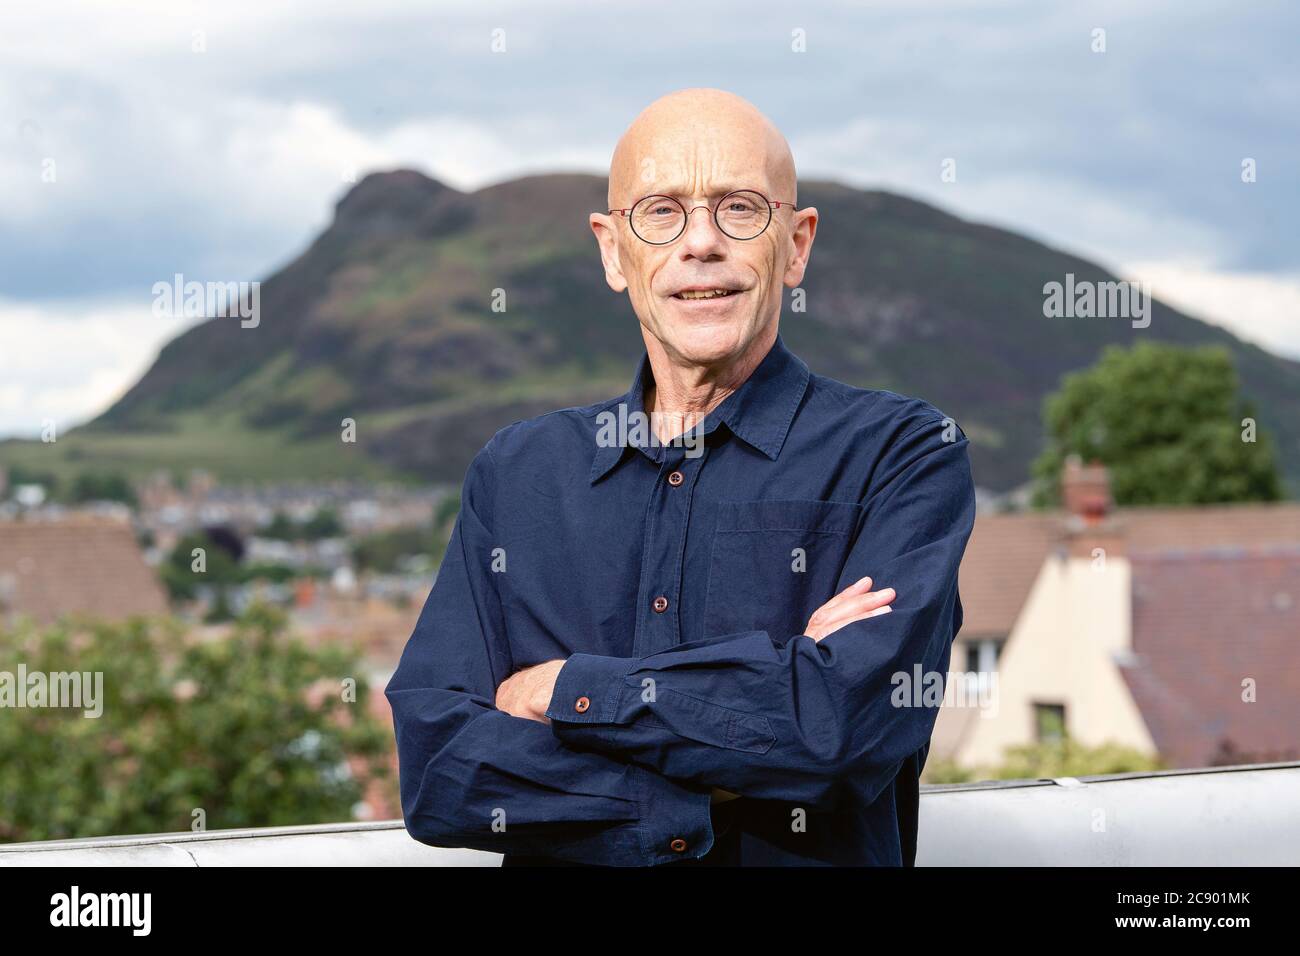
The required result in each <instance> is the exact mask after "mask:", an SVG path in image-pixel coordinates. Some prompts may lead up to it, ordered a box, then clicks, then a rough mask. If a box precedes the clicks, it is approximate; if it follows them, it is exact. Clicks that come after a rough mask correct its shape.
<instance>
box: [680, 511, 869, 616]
mask: <svg viewBox="0 0 1300 956" xmlns="http://www.w3.org/2000/svg"><path fill="white" fill-rule="evenodd" d="M861 517H862V506H861V505H858V504H856V503H854V502H848V501H814V500H804V499H767V500H763V501H724V502H722V503H721V504H720V506H719V512H718V523H717V526H716V528H715V530H714V532H713V544H712V550H711V553H710V556H709V583H708V591H707V598H706V599H705V611H704V636H705V637H716V636H718V635H721V634H732V633H735V632H737V631H751V630H761V631H767V632H768V634H769V636H771V637H773V638H775V639H778V640H785V639H786V638H788V637H791V636H792V635H795V634H802V633H803V630H804V627H805V626H806V625H807V623H808V618H809V617H811V616H812V613H813V611H815V610H817V608H819V607H821V606H822V605H823V604H825V603H826V602H827V601H828V600H830V599H831V598H832V597H834V596H835V585H836V583H837V582H838V580H839V576H840V571H841V570H842V569H843V567H844V562H845V561H846V560H847V559H848V555H849V549H850V548H851V546H852V544H853V541H854V540H855V539H856V537H857V533H858V524H859V521H860V519H861Z"/></svg>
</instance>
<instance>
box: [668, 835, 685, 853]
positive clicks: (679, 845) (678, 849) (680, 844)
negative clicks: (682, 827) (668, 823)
mask: <svg viewBox="0 0 1300 956" xmlns="http://www.w3.org/2000/svg"><path fill="white" fill-rule="evenodd" d="M668 846H669V847H670V848H671V849H672V851H673V852H674V853H685V852H686V841H685V840H683V839H682V838H681V837H678V838H677V839H676V840H674V841H673V842H672V843H670V844H668Z"/></svg>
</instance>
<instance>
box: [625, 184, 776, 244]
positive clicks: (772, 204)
mask: <svg viewBox="0 0 1300 956" xmlns="http://www.w3.org/2000/svg"><path fill="white" fill-rule="evenodd" d="M739 193H753V194H754V195H755V196H758V197H760V198H761V199H762V200H763V202H765V203H767V207H768V215H767V222H766V223H765V224H764V225H763V228H762V229H760V230H759V231H758V232H756V233H754V234H753V235H752V236H750V237H749V238H747V239H741V238H740V237H739V236H733V235H732V234H731V233H729V232H727V230H725V229H723V228H722V223H720V222H718V210H719V209H721V208H722V204H723V203H724V202H726V201H727V200H728V199H730V198H731V197H732V196H735V195H737V194H739ZM647 199H668V200H671V201H672V202H675V203H677V205H678V206H680V207H681V209H682V211H683V212H684V213H686V216H685V218H684V219H683V220H682V228H681V229H680V230H679V231H678V233H677V235H675V236H673V237H672V238H671V239H665V240H664V241H663V242H651V241H650V240H649V239H646V238H644V237H643V236H642V235H641V234H640V233H639V232H637V231H636V228H635V227H634V226H633V225H632V210H633V209H635V208H636V207H637V206H639V205H641V204H642V203H643V202H645V201H646V200H647ZM782 206H789V207H790V208H791V209H793V208H794V203H792V202H786V201H785V200H784V199H768V198H767V197H766V196H764V195H763V194H762V193H761V192H759V191H758V190H757V189H733V190H732V191H731V192H729V193H727V194H726V195H725V196H723V197H722V198H721V199H719V200H718V202H717V205H715V206H713V207H712V208H710V207H709V206H707V205H704V206H692V207H691V208H690V209H687V208H686V206H685V204H684V203H682V202H681V201H680V200H679V199H677V198H676V197H674V196H669V195H666V194H665V193H651V194H650V195H648V196H642V197H641V198H640V199H638V200H637V201H636V202H634V203H633V204H632V205H630V206H628V207H627V208H625V209H611V210H609V212H608V214H609V215H611V216H613V215H615V214H617V215H620V216H622V217H623V219H624V220H625V221H626V222H627V224H628V228H629V229H631V230H632V235H634V236H636V237H637V238H638V239H640V240H641V241H642V242H644V243H645V244H646V245H650V246H666V245H668V243H670V242H676V241H677V240H678V239H680V238H681V236H682V233H683V232H685V231H686V226H687V224H688V223H689V222H690V221H691V216H692V215H694V213H695V210H697V209H707V210H708V211H709V215H710V217H712V219H713V224H714V225H715V226H717V227H718V231H719V232H720V233H722V234H723V235H724V236H726V237H727V238H728V239H735V240H736V241H737V242H751V241H753V240H754V239H757V238H758V237H759V236H761V235H762V234H763V233H765V232H767V227H768V226H770V225H772V210H775V209H780V208H781V207H782Z"/></svg>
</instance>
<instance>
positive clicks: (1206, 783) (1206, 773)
mask: <svg viewBox="0 0 1300 956" xmlns="http://www.w3.org/2000/svg"><path fill="white" fill-rule="evenodd" d="M500 860H501V858H500V857H499V856H498V855H497V854H494V853H481V852H479V851H476V850H442V849H435V848H433V847H427V846H424V845H423V844H421V843H417V842H416V841H415V840H412V839H411V838H410V837H409V836H408V835H407V833H406V830H405V829H404V828H403V827H402V823H401V821H398V820H393V821H386V822H382V823H338V824H326V825H321V826H301V827H269V828H265V829H253V830H214V831H210V832H206V833H188V832H185V833H163V834H151V835H147V836H123V837H102V838H96V839H89V840H61V841H51V842H46V843H11V844H0V867H4V866H74V867H84V866H497V865H499V864H500ZM1296 864H1300V763H1288V764H1261V765H1255V766H1247V767H1224V768H1214V769H1209V770H1188V771H1163V772H1159V773H1149V774H1120V775H1116V776H1110V777H1085V778H1082V779H1081V780H1073V779H1066V780H1060V781H1050V780H1038V781H1035V780H1021V781H997V782H989V783H979V784H961V785H954V786H940V787H925V788H923V789H922V792H921V822H920V837H919V846H918V849H917V865H918V866H1016V865H1026V866H1286V865H1292V866H1294V865H1296Z"/></svg>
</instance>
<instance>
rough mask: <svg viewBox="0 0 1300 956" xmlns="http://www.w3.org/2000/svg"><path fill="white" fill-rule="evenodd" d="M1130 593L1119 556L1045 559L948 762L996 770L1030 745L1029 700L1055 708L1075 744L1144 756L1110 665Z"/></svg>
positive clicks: (1127, 698) (1128, 627) (1124, 628)
mask: <svg viewBox="0 0 1300 956" xmlns="http://www.w3.org/2000/svg"><path fill="white" fill-rule="evenodd" d="M1131 594H1132V575H1131V568H1130V565H1129V562H1128V560H1127V559H1126V558H1122V557H1108V558H1105V559H1104V560H1102V559H1095V558H1074V557H1064V556H1056V555H1053V556H1050V557H1048V558H1047V560H1046V561H1044V562H1043V566H1042V568H1041V569H1040V570H1039V573H1038V577H1037V579H1036V580H1035V582H1034V586H1033V588H1032V590H1031V591H1030V593H1029V599H1028V600H1027V601H1026V602H1025V607H1024V609H1023V610H1022V611H1021V613H1020V617H1019V618H1018V619H1017V621H1016V625H1015V629H1014V630H1013V631H1012V632H1011V634H1010V636H1009V637H1008V639H1007V642H1006V645H1005V647H1004V649H1003V652H1002V655H1001V659H1000V660H999V662H998V673H997V682H996V687H995V693H994V695H993V697H992V700H993V702H994V704H993V706H992V707H988V708H985V709H984V710H983V711H982V712H981V713H980V714H979V715H978V716H977V717H976V718H975V719H968V720H966V721H965V722H964V723H965V728H964V732H963V733H962V734H961V740H960V742H959V743H958V745H957V748H956V752H955V755H954V758H953V759H954V760H955V761H956V762H957V763H958V764H961V765H962V766H967V767H975V766H989V765H997V764H1000V763H1002V762H1003V759H1004V756H1003V755H1004V751H1005V750H1006V748H1007V747H1011V746H1015V745H1021V744H1031V743H1033V742H1034V741H1035V739H1036V732H1035V726H1034V707H1033V705H1034V704H1035V703H1049V704H1064V705H1065V721H1066V730H1067V733H1068V734H1069V735H1070V737H1071V738H1072V739H1073V740H1076V741H1078V742H1079V743H1082V744H1085V745H1087V746H1098V745H1100V744H1103V743H1107V742H1114V743H1119V744H1123V745H1125V746H1129V747H1133V748H1135V749H1137V750H1139V751H1141V752H1143V753H1149V754H1154V753H1155V745H1154V743H1153V741H1152V739H1151V735H1150V733H1149V732H1148V731H1147V728H1146V725H1145V724H1144V723H1143V721H1142V717H1141V714H1140V713H1139V712H1138V709H1137V706H1136V704H1135V703H1134V702H1133V698H1132V696H1131V695H1130V694H1129V692H1128V687H1127V686H1126V685H1125V683H1124V679H1123V677H1122V676H1121V674H1120V671H1119V668H1118V666H1117V665H1116V663H1115V660H1116V656H1117V655H1123V654H1125V653H1127V652H1129V651H1130V650H1131V648H1132V620H1133V615H1132V609H1131V606H1130V596H1131ZM941 718H942V715H941Z"/></svg>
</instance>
